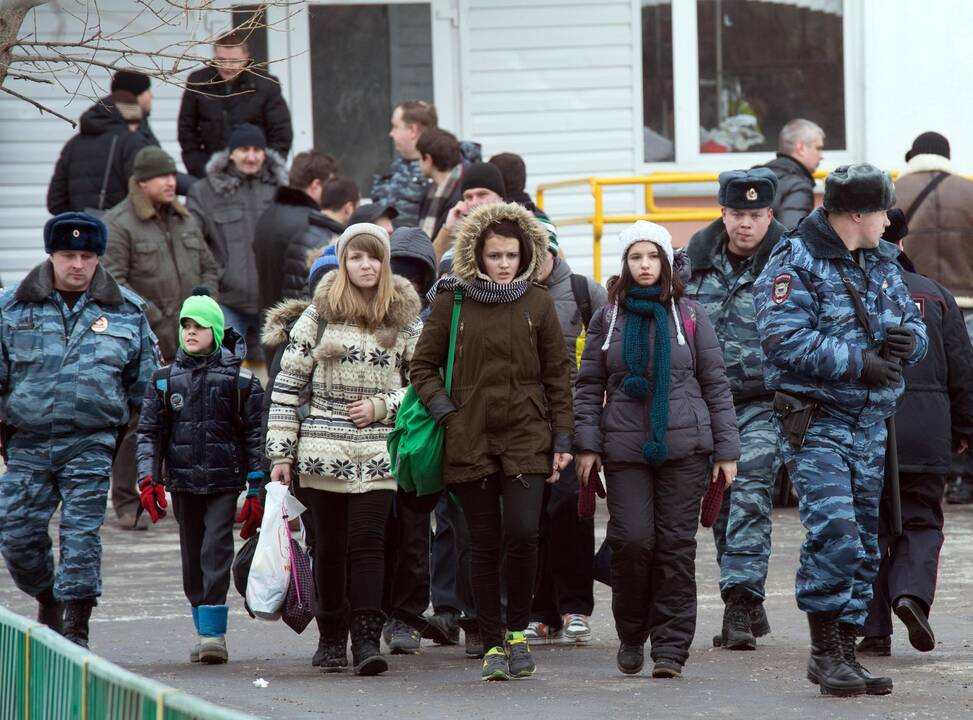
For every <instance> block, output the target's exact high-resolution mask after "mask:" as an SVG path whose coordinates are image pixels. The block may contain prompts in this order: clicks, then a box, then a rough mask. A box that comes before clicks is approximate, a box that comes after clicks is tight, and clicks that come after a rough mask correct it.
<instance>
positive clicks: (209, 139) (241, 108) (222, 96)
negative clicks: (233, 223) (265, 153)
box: [179, 31, 294, 178]
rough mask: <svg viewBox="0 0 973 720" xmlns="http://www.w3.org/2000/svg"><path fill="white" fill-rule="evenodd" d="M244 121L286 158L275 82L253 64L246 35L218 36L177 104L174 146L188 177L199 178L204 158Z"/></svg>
mask: <svg viewBox="0 0 973 720" xmlns="http://www.w3.org/2000/svg"><path fill="white" fill-rule="evenodd" d="M244 123H250V124H251V125H256V126H257V127H259V128H260V129H261V130H263V132H264V135H265V136H266V138H267V145H268V146H269V147H270V149H271V150H274V151H275V152H277V153H278V154H279V155H280V156H281V158H286V157H287V154H288V153H289V152H290V151H291V142H292V141H293V139H294V132H293V130H292V129H291V114H290V111H289V110H288V109H287V103H286V102H285V101H284V98H283V96H282V95H281V93H280V82H279V81H278V80H277V78H275V77H274V76H273V75H269V74H267V73H266V72H264V71H263V70H261V69H257V68H256V67H255V66H254V65H253V60H252V59H251V57H250V48H249V47H248V45H247V36H246V35H245V34H244V33H242V32H239V31H234V32H230V33H227V34H226V35H223V36H222V37H220V38H219V39H218V40H217V41H216V42H215V43H214V47H213V63H212V65H211V66H210V67H204V68H201V69H199V70H196V71H195V72H193V73H192V74H190V76H189V78H188V79H187V80H186V92H185V94H184V95H183V96H182V105H180V107H179V145H180V146H181V147H182V160H183V163H184V164H185V165H186V170H187V172H189V174H190V175H195V176H196V177H199V178H201V177H203V176H204V175H205V174H206V172H207V171H206V163H207V162H209V159H210V157H211V156H212V155H213V154H214V153H217V152H220V151H221V150H223V149H224V148H225V147H226V146H227V143H228V141H229V139H230V135H231V133H232V132H233V129H234V128H235V127H237V126H238V125H242V124H244Z"/></svg>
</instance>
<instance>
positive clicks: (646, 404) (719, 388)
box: [574, 253, 740, 464]
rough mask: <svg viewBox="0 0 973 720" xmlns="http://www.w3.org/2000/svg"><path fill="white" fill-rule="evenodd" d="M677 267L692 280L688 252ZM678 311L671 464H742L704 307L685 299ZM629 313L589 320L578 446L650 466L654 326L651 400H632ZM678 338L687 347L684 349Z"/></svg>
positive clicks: (607, 310)
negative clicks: (703, 460) (698, 458)
mask: <svg viewBox="0 0 973 720" xmlns="http://www.w3.org/2000/svg"><path fill="white" fill-rule="evenodd" d="M673 264H674V268H673V269H674V271H675V272H677V273H680V275H681V276H685V275H686V274H688V265H689V263H688V260H687V259H686V256H685V254H684V253H676V255H675V258H674V261H673ZM679 306H680V308H679V322H680V323H681V327H680V328H679V329H677V328H676V318H675V317H674V314H673V312H672V311H670V312H668V313H667V317H668V321H669V337H670V343H669V346H670V348H671V355H670V358H671V359H670V366H671V373H670V379H669V422H668V425H667V426H666V432H665V437H664V442H665V445H666V449H667V451H668V453H667V460H679V459H682V458H686V457H689V456H691V455H697V454H707V455H708V454H711V453H712V456H713V460H714V461H715V462H723V461H729V460H737V459H738V458H739V457H740V434H739V432H738V431H737V425H736V412H735V411H734V409H733V396H732V395H731V393H730V384H729V382H728V381H727V378H726V370H725V369H724V366H723V350H722V348H721V347H720V343H719V340H718V339H717V337H716V333H715V332H714V331H713V326H712V324H710V321H709V318H707V316H706V313H705V312H703V309H702V308H701V307H700V306H699V304H698V303H696V302H694V301H692V300H688V299H687V298H685V297H684V298H681V299H680V300H679ZM627 315H628V313H627V312H626V310H625V308H624V307H618V306H615V305H606V306H605V307H603V308H602V309H601V311H600V312H597V313H595V315H594V318H593V319H592V321H591V328H589V330H588V340H587V342H586V343H585V349H584V354H583V355H582V357H581V370H579V371H578V379H577V381H576V383H575V398H574V412H575V416H576V423H577V431H576V434H575V448H576V449H577V450H578V452H582V451H585V452H594V453H599V454H600V455H601V456H602V460H603V462H605V463H640V464H645V463H646V460H645V457H644V456H643V454H642V448H643V447H644V446H645V443H646V442H647V441H648V440H650V439H651V435H652V428H651V421H650V416H651V412H652V393H653V391H654V388H655V381H654V379H653V377H652V368H653V367H654V366H655V321H654V320H652V321H651V328H650V330H649V338H650V340H651V342H650V350H649V361H648V362H647V363H646V371H645V372H646V377H647V378H648V380H649V393H648V396H647V397H645V398H633V397H630V396H629V395H627V394H626V393H625V392H624V391H623V390H622V385H623V383H624V380H625V377H626V376H627V375H628V368H627V366H626V364H625V358H624V354H623V346H624V338H625V323H626V321H627ZM687 319H689V321H690V322H693V323H694V324H695V329H694V330H692V331H691V332H690V331H689V330H688V329H687V328H686V325H687ZM680 336H681V337H682V339H683V340H684V344H680V342H679V339H680Z"/></svg>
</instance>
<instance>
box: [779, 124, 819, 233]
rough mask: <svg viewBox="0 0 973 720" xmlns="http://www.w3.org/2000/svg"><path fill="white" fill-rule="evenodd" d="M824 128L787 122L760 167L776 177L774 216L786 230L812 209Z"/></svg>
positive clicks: (792, 227)
mask: <svg viewBox="0 0 973 720" xmlns="http://www.w3.org/2000/svg"><path fill="white" fill-rule="evenodd" d="M823 150H824V130H822V129H821V128H820V127H819V126H818V125H817V124H815V123H813V122H811V121H810V120H804V119H803V118H797V119H795V120H791V121H790V122H788V123H787V124H786V125H785V126H784V127H783V128H781V131H780V137H779V138H778V140H777V157H776V158H775V159H774V160H771V161H770V162H769V163H767V164H766V165H765V166H764V167H767V168H770V169H771V170H773V171H774V174H775V175H776V176H777V179H778V181H779V182H778V183H777V195H776V196H775V197H774V204H773V205H772V206H771V207H773V209H774V217H775V218H777V221H778V222H780V223H781V224H782V225H783V226H784V227H786V228H787V229H788V230H793V229H794V228H796V227H797V224H798V223H799V222H801V220H803V219H804V218H805V217H807V216H808V215H809V214H810V212H811V211H812V210H813V209H814V171H815V170H817V169H818V166H819V165H820V164H821V161H822V160H823V159H824V154H823Z"/></svg>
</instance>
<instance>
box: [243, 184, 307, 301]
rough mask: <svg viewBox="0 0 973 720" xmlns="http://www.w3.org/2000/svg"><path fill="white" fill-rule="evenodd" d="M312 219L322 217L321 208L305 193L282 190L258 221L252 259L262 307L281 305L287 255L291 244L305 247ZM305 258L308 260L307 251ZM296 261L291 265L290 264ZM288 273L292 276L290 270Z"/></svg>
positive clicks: (277, 193)
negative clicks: (253, 258) (255, 268)
mask: <svg viewBox="0 0 973 720" xmlns="http://www.w3.org/2000/svg"><path fill="white" fill-rule="evenodd" d="M311 215H318V216H320V215H321V211H320V209H319V208H318V204H317V203H316V202H314V200H313V199H312V198H311V197H310V196H309V195H308V194H307V193H306V192H304V191H303V190H295V189H294V188H292V187H286V186H284V187H279V188H277V191H276V193H275V194H274V200H273V202H272V203H271V204H270V205H268V206H267V209H266V210H264V212H263V214H262V215H261V216H260V219H259V220H257V225H256V229H255V231H254V234H253V255H254V257H255V258H256V260H257V276H258V281H259V285H260V307H261V308H263V309H267V308H269V307H270V306H271V305H274V304H276V303H277V302H279V301H280V299H281V298H282V297H284V294H283V287H284V276H285V273H287V272H288V264H289V263H288V261H287V259H286V257H285V256H286V253H287V251H288V248H289V247H290V246H291V245H292V244H295V243H296V244H299V245H301V246H302V247H305V240H304V236H305V235H306V234H307V232H308V227H309V225H308V223H309V218H310V216H311ZM304 257H305V258H306V257H307V254H306V251H305V253H304ZM292 263H293V260H292V261H291V264H292ZM301 267H302V272H300V273H298V274H299V275H301V279H302V280H303V282H302V287H303V286H304V285H306V284H307V266H306V265H305V264H302V265H301ZM289 272H291V273H293V272H294V268H293V267H291V268H290V269H289Z"/></svg>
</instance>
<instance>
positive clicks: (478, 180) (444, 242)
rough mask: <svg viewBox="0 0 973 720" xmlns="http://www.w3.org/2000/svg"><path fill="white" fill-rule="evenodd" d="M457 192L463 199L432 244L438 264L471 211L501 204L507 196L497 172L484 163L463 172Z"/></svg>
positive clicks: (448, 216)
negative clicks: (459, 191)
mask: <svg viewBox="0 0 973 720" xmlns="http://www.w3.org/2000/svg"><path fill="white" fill-rule="evenodd" d="M460 190H461V192H462V195H463V199H462V200H460V201H459V202H458V203H456V204H455V205H454V206H453V207H452V208H451V209H450V211H449V212H448V213H447V214H446V223H445V224H444V225H443V227H442V229H441V230H440V231H439V232H438V233H436V237H435V239H434V240H433V241H432V245H433V248H434V249H435V251H436V259H437V260H441V259H442V258H443V256H444V255H446V254H447V252H448V251H450V250H451V249H452V247H453V241H454V240H455V239H456V236H457V234H458V233H459V228H460V225H461V224H462V221H463V219H464V218H465V217H466V216H467V215H468V214H469V213H470V212H471V211H472V210H473V208H476V207H479V206H480V205H486V204H488V203H502V202H503V201H504V198H505V197H506V196H507V188H506V187H505V186H504V184H503V175H501V174H500V169H499V168H498V167H497V166H496V165H491V164H490V163H484V162H478V163H472V164H471V165H468V166H466V167H465V168H464V169H463V178H462V180H461V181H460Z"/></svg>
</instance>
